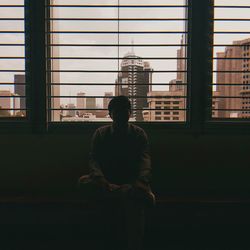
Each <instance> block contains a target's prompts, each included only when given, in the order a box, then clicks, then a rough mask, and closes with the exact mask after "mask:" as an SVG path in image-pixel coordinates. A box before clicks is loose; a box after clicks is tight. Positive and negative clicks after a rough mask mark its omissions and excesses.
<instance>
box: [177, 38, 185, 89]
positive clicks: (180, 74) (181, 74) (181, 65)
mask: <svg viewBox="0 0 250 250" xmlns="http://www.w3.org/2000/svg"><path fill="white" fill-rule="evenodd" d="M186 42H187V41H186V36H184V35H183V36H182V38H181V47H180V49H178V50H177V78H176V82H177V83H187V74H186V71H187V60H186V58H187V47H186V46H185V44H186ZM177 88H178V90H184V89H185V86H184V85H177Z"/></svg>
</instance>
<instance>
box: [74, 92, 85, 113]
mask: <svg viewBox="0 0 250 250" xmlns="http://www.w3.org/2000/svg"><path fill="white" fill-rule="evenodd" d="M85 95H86V94H85V93H84V92H79V93H77V97H78V98H77V99H76V108H77V109H78V114H79V116H83V114H84V113H86V111H85V110H81V109H86V98H85Z"/></svg>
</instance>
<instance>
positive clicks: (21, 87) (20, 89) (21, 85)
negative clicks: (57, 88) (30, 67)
mask: <svg viewBox="0 0 250 250" xmlns="http://www.w3.org/2000/svg"><path fill="white" fill-rule="evenodd" d="M14 84H15V85H14V93H15V94H17V95H19V96H26V90H25V75H14ZM16 99H17V98H16ZM19 101H20V109H21V110H20V112H21V113H22V114H25V109H26V98H19Z"/></svg>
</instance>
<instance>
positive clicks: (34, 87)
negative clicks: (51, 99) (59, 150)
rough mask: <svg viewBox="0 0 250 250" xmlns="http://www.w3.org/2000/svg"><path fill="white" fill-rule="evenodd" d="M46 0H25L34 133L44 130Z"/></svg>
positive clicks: (45, 117)
mask: <svg viewBox="0 0 250 250" xmlns="http://www.w3.org/2000/svg"><path fill="white" fill-rule="evenodd" d="M45 6H46V1H45V0H43V1H29V0H26V20H27V24H26V32H27V38H26V41H27V42H28V44H27V49H26V55H27V65H28V66H29V72H30V73H29V75H28V80H29V82H30V87H29V95H30V99H29V104H30V107H31V109H30V118H31V122H32V130H33V132H36V133H41V132H45V131H46V127H47V114H46V106H47V101H46V29H45V17H46V15H45Z"/></svg>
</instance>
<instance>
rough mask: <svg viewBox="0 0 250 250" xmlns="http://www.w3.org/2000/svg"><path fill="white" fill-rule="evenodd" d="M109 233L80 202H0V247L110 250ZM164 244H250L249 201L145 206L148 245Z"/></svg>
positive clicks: (204, 249)
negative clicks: (107, 239) (150, 207)
mask: <svg viewBox="0 0 250 250" xmlns="http://www.w3.org/2000/svg"><path fill="white" fill-rule="evenodd" d="M106 237H107V232H105V231H104V230H102V225H101V222H100V220H99V219H98V216H96V215H95V212H94V211H92V210H89V209H88V210H86V209H84V208H83V206H82V205H79V204H71V203H67V204H60V203H59V204H58V203H56V204H53V203H47V204H43V203H38V204H29V203H9V204H8V203H1V204H0V250H27V249H32V250H40V249H41V250H55V249H60V250H64V249H65V250H66V249H67V250H69V249H70V250H71V249H77V250H78V249H91V250H98V249H100V250H103V249H105V250H106V249H107V250H111V248H108V247H104V240H105V239H106ZM163 249H164V250H168V249H169V250H189V249H190V250H250V205H249V204H248V203H225V202H222V203H218V202H216V203H206V202H205V203H194V202H191V203H189V202H184V203H180V202H177V203H165V204H158V205H157V206H156V207H155V208H154V209H151V210H148V211H147V224H146V232H145V239H144V250H163ZM116 250H123V248H122V247H120V249H118V248H116Z"/></svg>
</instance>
